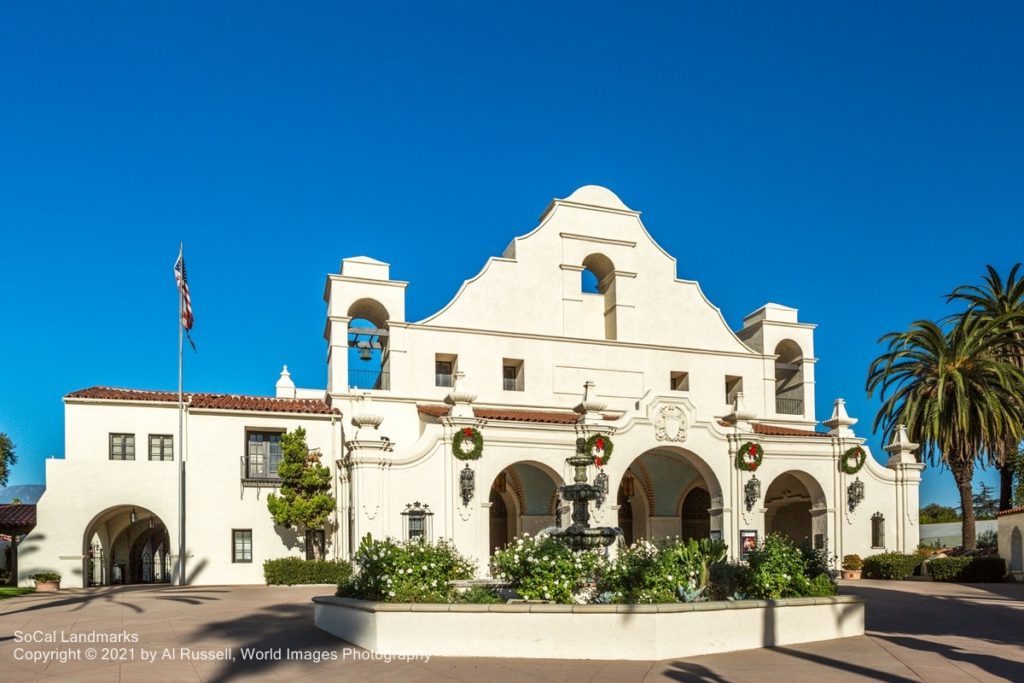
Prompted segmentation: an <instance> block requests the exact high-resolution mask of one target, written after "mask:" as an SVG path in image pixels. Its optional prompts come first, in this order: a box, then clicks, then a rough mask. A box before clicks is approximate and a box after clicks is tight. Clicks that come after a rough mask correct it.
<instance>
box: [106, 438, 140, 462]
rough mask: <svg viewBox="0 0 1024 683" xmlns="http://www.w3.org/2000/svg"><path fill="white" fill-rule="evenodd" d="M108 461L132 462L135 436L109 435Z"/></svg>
mask: <svg viewBox="0 0 1024 683" xmlns="http://www.w3.org/2000/svg"><path fill="white" fill-rule="evenodd" d="M110 459H111V460H134V459H135V435H134V434H111V435H110Z"/></svg>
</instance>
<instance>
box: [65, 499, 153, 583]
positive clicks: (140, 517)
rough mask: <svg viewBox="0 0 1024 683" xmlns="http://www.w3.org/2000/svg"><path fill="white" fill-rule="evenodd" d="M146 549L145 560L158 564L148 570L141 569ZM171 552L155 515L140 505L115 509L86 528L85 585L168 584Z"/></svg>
mask: <svg viewBox="0 0 1024 683" xmlns="http://www.w3.org/2000/svg"><path fill="white" fill-rule="evenodd" d="M133 518H134V519H133ZM147 546H148V547H149V553H148V555H146V560H147V561H149V562H158V563H159V566H157V565H155V564H152V565H151V566H150V567H149V568H148V570H147V569H146V567H144V566H143V561H144V554H145V552H144V551H146V548H147ZM171 550H172V548H171V545H170V536H169V534H168V530H167V526H166V524H165V523H164V521H163V520H162V519H161V518H160V517H159V516H158V515H157V514H156V513H154V512H153V511H152V510H150V509H149V508H145V507H142V506H140V505H129V504H124V505H115V506H112V507H109V508H107V509H105V510H103V511H102V512H100V513H98V514H97V515H95V516H94V517H93V518H92V519H91V520H90V521H89V523H88V524H87V525H86V526H85V529H84V532H83V534H82V556H83V560H82V563H83V567H82V569H83V572H84V574H83V576H85V577H86V579H85V581H86V584H87V585H89V584H93V585H111V584H125V583H161V582H169V581H170V580H171V572H170V570H171V566H170V555H171Z"/></svg>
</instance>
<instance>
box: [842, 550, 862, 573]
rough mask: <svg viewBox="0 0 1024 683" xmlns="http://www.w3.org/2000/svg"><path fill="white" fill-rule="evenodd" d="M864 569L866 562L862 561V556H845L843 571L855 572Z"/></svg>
mask: <svg viewBox="0 0 1024 683" xmlns="http://www.w3.org/2000/svg"><path fill="white" fill-rule="evenodd" d="M863 567H864V560H862V559H861V557H860V555H856V554H855V555H843V569H847V570H850V571H853V570H857V569H861V568H863Z"/></svg>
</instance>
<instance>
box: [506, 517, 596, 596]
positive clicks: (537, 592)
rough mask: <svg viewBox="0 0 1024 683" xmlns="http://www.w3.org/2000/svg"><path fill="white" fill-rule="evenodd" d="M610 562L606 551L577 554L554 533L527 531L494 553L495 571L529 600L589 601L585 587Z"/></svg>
mask: <svg viewBox="0 0 1024 683" xmlns="http://www.w3.org/2000/svg"><path fill="white" fill-rule="evenodd" d="M606 562H607V561H606V560H605V558H604V553H603V552H602V551H589V552H587V551H585V552H579V553H575V552H573V551H572V550H570V549H569V547H568V546H567V545H565V544H564V543H562V542H560V541H558V540H557V539H554V538H552V537H550V536H544V535H541V536H536V537H531V536H529V535H528V534H524V535H523V536H521V537H519V538H517V539H516V540H515V542H513V543H510V544H509V545H508V546H507V547H506V548H504V549H502V550H499V551H497V552H496V553H494V557H492V558H491V573H492V575H493V576H494V577H495V578H496V579H498V580H499V581H507V582H508V583H509V584H510V585H511V587H512V589H513V590H515V591H516V592H517V593H518V594H519V595H521V596H523V597H524V598H526V599H528V600H552V601H554V602H557V603H561V604H563V605H567V604H572V603H574V602H587V591H585V589H586V588H587V587H588V584H590V583H592V582H593V580H594V577H595V576H597V575H598V574H600V573H601V572H602V571H603V569H604V567H605V565H606Z"/></svg>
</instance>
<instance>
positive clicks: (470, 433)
mask: <svg viewBox="0 0 1024 683" xmlns="http://www.w3.org/2000/svg"><path fill="white" fill-rule="evenodd" d="M462 433H463V434H464V435H465V436H473V428H472V427H466V428H465V429H463V430H462Z"/></svg>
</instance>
